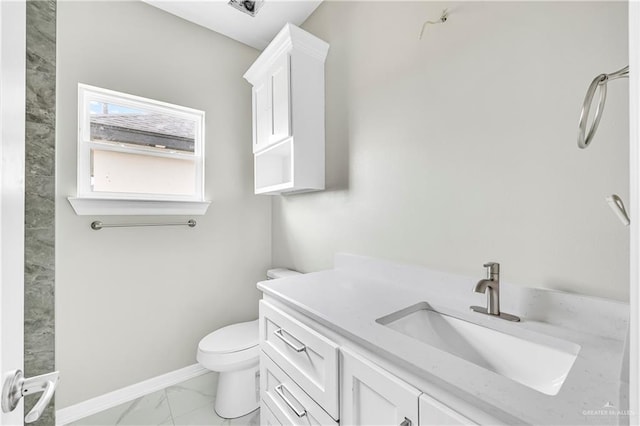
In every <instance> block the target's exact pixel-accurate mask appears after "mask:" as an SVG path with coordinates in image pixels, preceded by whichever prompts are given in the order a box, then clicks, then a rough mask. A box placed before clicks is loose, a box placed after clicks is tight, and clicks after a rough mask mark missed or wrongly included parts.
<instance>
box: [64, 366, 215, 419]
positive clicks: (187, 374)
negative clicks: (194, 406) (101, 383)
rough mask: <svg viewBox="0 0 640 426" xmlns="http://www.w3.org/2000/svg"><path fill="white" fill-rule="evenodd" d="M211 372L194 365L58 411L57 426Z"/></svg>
mask: <svg viewBox="0 0 640 426" xmlns="http://www.w3.org/2000/svg"><path fill="white" fill-rule="evenodd" d="M207 372H209V370H207V369H206V368H204V367H202V366H201V365H200V364H193V365H190V366H188V367H185V368H181V369H179V370H175V371H172V372H170V373H167V374H163V375H161V376H157V377H153V378H151V379H149V380H145V381H142V382H139V383H135V384H133V385H131V386H127V387H125V388H122V389H118V390H115V391H113V392H109V393H106V394H104V395H100V396H97V397H95V398H91V399H88V400H86V401H82V402H79V403H78V404H75V405H71V406H69V407H65V408H62V409H60V410H56V425H58V426H62V425H66V424H69V423H71V422H75V421H76V420H80V419H82V418H84V417H87V416H90V415H92V414H96V413H99V412H100V411H104V410H106V409H108V408H111V407H115V406H116V405H120V404H124V403H125V402H129V401H132V400H134V399H136V398H140V397H141V396H144V395H147V394H150V393H152V392H155V391H158V390H161V389H164V388H166V387H168V386H172V385H175V384H177V383H181V382H184V381H185V380H189V379H191V378H193V377H196V376H200V375H202V374H205V373H207Z"/></svg>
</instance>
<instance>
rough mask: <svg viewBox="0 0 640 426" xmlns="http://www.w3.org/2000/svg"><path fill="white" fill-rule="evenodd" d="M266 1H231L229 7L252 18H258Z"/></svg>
mask: <svg viewBox="0 0 640 426" xmlns="http://www.w3.org/2000/svg"><path fill="white" fill-rule="evenodd" d="M262 3H264V0H229V5H230V6H233V7H234V8H236V9H238V10H239V11H241V12H244V13H246V14H247V15H250V16H256V13H258V10H260V8H261V7H262Z"/></svg>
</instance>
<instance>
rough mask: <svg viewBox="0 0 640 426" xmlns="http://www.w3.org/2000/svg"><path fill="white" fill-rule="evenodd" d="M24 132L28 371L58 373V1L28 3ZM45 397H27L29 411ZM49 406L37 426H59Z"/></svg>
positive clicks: (26, 372) (26, 346)
mask: <svg viewBox="0 0 640 426" xmlns="http://www.w3.org/2000/svg"><path fill="white" fill-rule="evenodd" d="M26 7H27V9H26V12H27V40H26V42H27V46H26V47H27V55H26V59H27V75H26V89H27V93H26V109H27V111H26V129H25V139H26V145H25V157H26V158H25V206H24V210H25V257H24V264H25V268H24V269H25V271H24V272H25V273H24V289H25V295H24V371H25V375H26V376H27V377H32V376H37V375H40V374H46V373H50V372H51V371H54V370H55V364H54V362H55V356H54V328H55V327H54V323H55V319H54V292H55V280H54V269H55V253H54V240H55V227H54V220H55V217H54V215H55V208H54V199H55V158H56V157H55V119H56V2H55V1H54V0H47V1H28V2H27V4H26ZM39 397H40V394H37V395H34V396H32V397H27V399H26V401H25V412H28V411H29V410H30V409H31V407H32V406H33V405H35V403H36V402H37V401H38V398H39ZM54 416H55V407H54V404H50V405H49V406H48V407H47V408H46V410H45V412H44V413H43V415H42V417H40V420H38V421H37V422H36V423H34V424H36V425H51V426H53V425H54V424H55V421H54Z"/></svg>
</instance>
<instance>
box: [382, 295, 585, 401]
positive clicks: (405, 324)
mask: <svg viewBox="0 0 640 426" xmlns="http://www.w3.org/2000/svg"><path fill="white" fill-rule="evenodd" d="M471 315H473V314H471ZM496 321H501V320H499V319H493V318H492V319H491V321H488V322H496ZM376 322H377V323H379V324H382V325H384V326H386V327H389V328H391V329H393V330H395V331H397V332H400V333H402V334H404V335H406V336H409V337H412V338H414V339H417V340H419V341H421V342H424V343H428V344H429V345H431V346H434V347H436V348H438V349H440V350H443V351H446V352H448V353H450V354H451V355H455V356H457V357H459V358H462V359H465V360H467V361H469V362H471V363H473V364H476V365H478V366H480V367H482V368H485V369H487V370H490V371H493V372H494V373H497V374H500V375H502V376H504V377H506V378H509V379H511V380H513V381H516V382H518V383H521V384H523V385H525V386H528V387H530V388H532V389H535V390H537V391H539V392H542V393H544V394H546V395H556V394H557V393H558V392H559V391H560V388H561V387H562V384H563V383H564V381H565V379H566V378H567V375H568V374H569V371H570V370H571V366H572V365H573V363H574V361H575V359H576V357H577V355H578V352H579V351H580V346H579V345H576V344H574V343H571V342H567V341H564V340H560V339H556V338H553V337H549V336H546V335H542V334H539V333H534V332H531V331H528V330H524V329H522V328H521V327H520V328H519V325H520V324H519V323H510V324H507V325H504V324H495V325H496V328H502V329H503V330H502V331H499V330H497V329H494V328H489V327H485V326H483V325H479V324H475V323H473V322H470V321H468V320H465V319H460V318H457V317H454V316H451V315H448V314H445V313H442V312H438V311H436V310H434V309H433V308H432V307H431V305H429V304H428V303H426V302H421V303H418V304H416V305H413V306H410V307H408V308H405V309H402V310H400V311H397V312H394V313H392V314H390V315H387V316H384V317H382V318H378V319H377V320H376ZM485 322H487V321H485ZM507 326H508V327H507ZM504 329H507V330H508V331H505V330H504ZM515 333H517V335H515Z"/></svg>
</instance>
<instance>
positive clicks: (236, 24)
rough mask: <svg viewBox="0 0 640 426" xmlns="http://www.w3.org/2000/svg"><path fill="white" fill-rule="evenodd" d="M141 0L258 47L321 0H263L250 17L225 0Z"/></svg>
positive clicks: (309, 12) (303, 16) (302, 18)
mask: <svg viewBox="0 0 640 426" xmlns="http://www.w3.org/2000/svg"><path fill="white" fill-rule="evenodd" d="M142 1H144V2H145V3H148V4H150V5H151V6H155V7H157V8H159V9H162V10H164V11H166V12H169V13H171V14H173V15H176V16H179V17H181V18H183V19H186V20H187V21H191V22H193V23H195V24H198V25H201V26H203V27H205V28H209V29H210V30H213V31H215V32H218V33H220V34H224V35H226V36H227V37H230V38H232V39H234V40H237V41H239V42H241V43H244V44H247V45H249V46H251V47H255V48H256V49H259V50H262V49H264V48H265V47H266V46H267V44H269V42H270V41H271V40H272V39H273V37H275V35H276V34H277V33H278V31H280V29H282V27H283V26H284V24H286V23H287V22H291V23H292V24H296V25H300V24H302V23H303V22H304V21H305V20H306V19H307V18H308V17H309V15H311V13H313V11H314V10H316V8H317V7H318V6H319V5H320V3H322V0H297V1H270V0H265V1H264V4H263V5H262V7H261V8H260V10H259V11H258V13H257V14H256V16H255V17H252V16H249V15H247V14H246V13H243V12H241V11H239V10H237V9H235V8H233V7H232V6H230V5H229V4H227V3H228V0H195V1H191V0H142Z"/></svg>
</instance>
